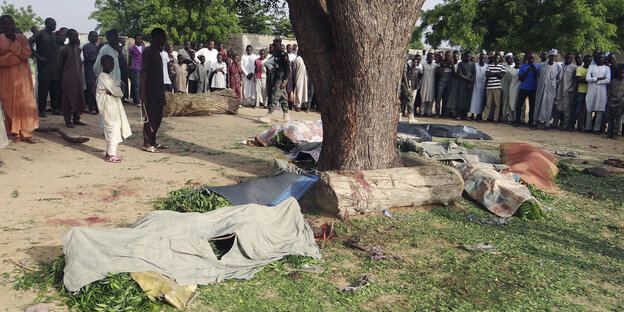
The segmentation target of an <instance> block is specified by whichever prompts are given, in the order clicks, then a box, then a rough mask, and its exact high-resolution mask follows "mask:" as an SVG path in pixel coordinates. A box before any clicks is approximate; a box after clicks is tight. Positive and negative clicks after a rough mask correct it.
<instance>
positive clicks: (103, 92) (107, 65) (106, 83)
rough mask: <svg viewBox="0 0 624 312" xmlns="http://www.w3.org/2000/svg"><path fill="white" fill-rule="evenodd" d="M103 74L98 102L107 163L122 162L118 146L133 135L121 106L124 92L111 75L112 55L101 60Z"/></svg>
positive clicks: (99, 77) (97, 93) (98, 86)
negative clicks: (118, 153)
mask: <svg viewBox="0 0 624 312" xmlns="http://www.w3.org/2000/svg"><path fill="white" fill-rule="evenodd" d="M101 63H102V72H101V73H100V74H99V75H98V84H97V91H96V100H97V106H98V110H99V112H100V120H101V122H100V123H101V125H102V128H104V136H105V137H106V157H105V160H106V161H107V162H112V163H118V162H121V159H122V157H121V156H119V155H117V146H118V145H119V143H121V142H122V141H123V140H124V139H126V138H128V137H129V136H131V135H132V132H131V131H130V124H129V123H128V118H126V112H125V110H124V108H123V105H122V104H121V98H122V97H123V91H121V88H120V87H119V81H117V80H116V79H115V78H113V76H112V75H111V74H110V73H111V71H112V70H113V67H114V66H115V63H114V60H113V58H112V57H111V56H110V55H103V56H102V59H101Z"/></svg>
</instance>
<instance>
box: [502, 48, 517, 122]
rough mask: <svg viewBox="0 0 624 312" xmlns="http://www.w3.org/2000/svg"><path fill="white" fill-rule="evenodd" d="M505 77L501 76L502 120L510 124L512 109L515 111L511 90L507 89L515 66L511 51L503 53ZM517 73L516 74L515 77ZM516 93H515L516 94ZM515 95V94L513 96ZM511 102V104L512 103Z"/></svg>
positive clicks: (512, 114)
mask: <svg viewBox="0 0 624 312" xmlns="http://www.w3.org/2000/svg"><path fill="white" fill-rule="evenodd" d="M505 63H506V64H505V77H503V81H502V84H503V88H502V97H503V103H502V108H503V109H502V114H503V115H502V120H501V121H503V122H507V123H508V124H511V123H512V121H513V120H514V113H513V111H515V108H516V105H515V103H513V102H511V92H510V90H509V88H510V86H511V79H512V77H511V75H510V72H511V71H513V70H514V69H515V68H514V67H515V66H514V58H513V54H512V53H507V55H505ZM517 76H518V75H516V78H517ZM516 95H517V94H516ZM514 97H515V96H514ZM512 103H513V104H512Z"/></svg>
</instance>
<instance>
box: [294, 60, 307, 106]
mask: <svg viewBox="0 0 624 312" xmlns="http://www.w3.org/2000/svg"><path fill="white" fill-rule="evenodd" d="M293 71H294V72H295V106H297V108H301V104H304V103H308V71H307V70H306V66H305V63H304V62H303V58H302V57H301V56H297V58H296V59H295V63H294V64H293Z"/></svg>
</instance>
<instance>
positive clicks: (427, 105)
mask: <svg viewBox="0 0 624 312" xmlns="http://www.w3.org/2000/svg"><path fill="white" fill-rule="evenodd" d="M422 66H423V76H422V85H421V87H420V98H421V100H422V104H423V105H421V111H420V116H429V115H431V106H432V104H433V101H435V74H436V69H437V67H438V65H437V64H436V63H435V62H433V53H431V52H429V53H427V59H426V62H424V63H423V64H422Z"/></svg>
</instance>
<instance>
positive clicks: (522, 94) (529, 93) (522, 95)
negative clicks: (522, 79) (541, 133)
mask: <svg viewBox="0 0 624 312" xmlns="http://www.w3.org/2000/svg"><path fill="white" fill-rule="evenodd" d="M527 97H528V98H529V125H533V110H534V109H535V90H527V89H520V91H519V92H518V102H516V122H517V123H519V122H520V120H522V117H523V116H522V114H524V110H523V109H522V105H523V104H524V101H525V100H526V98H527Z"/></svg>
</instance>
